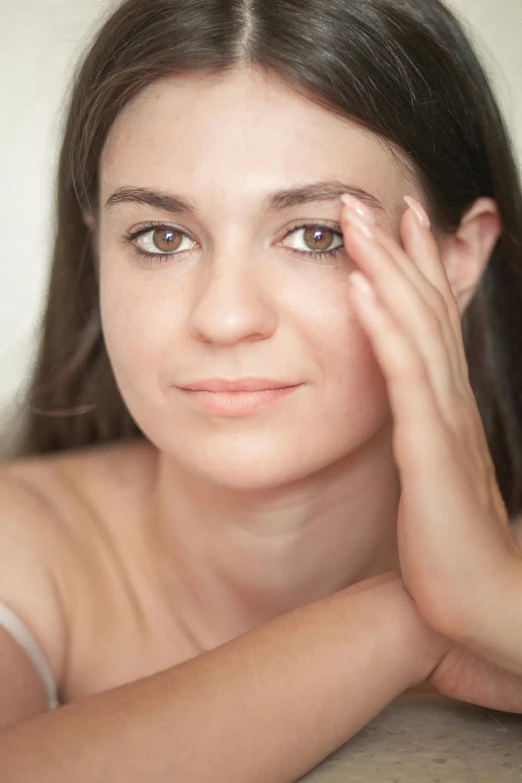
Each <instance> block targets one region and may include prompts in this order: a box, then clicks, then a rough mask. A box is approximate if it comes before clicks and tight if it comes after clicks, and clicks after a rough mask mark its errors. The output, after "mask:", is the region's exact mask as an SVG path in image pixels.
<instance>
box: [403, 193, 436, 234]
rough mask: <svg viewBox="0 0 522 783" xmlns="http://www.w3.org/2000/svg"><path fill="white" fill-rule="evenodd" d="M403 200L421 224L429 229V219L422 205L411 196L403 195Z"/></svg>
mask: <svg viewBox="0 0 522 783" xmlns="http://www.w3.org/2000/svg"><path fill="white" fill-rule="evenodd" d="M404 201H405V202H406V204H407V205H408V206H409V207H410V209H411V210H412V212H413V214H414V215H415V217H416V218H417V220H418V221H419V223H420V224H421V226H423V227H424V228H428V229H429V227H430V219H429V217H428V213H427V212H426V210H425V209H424V207H422V206H421V205H420V204H419V202H418V201H416V200H415V199H414V198H413V197H412V196H404Z"/></svg>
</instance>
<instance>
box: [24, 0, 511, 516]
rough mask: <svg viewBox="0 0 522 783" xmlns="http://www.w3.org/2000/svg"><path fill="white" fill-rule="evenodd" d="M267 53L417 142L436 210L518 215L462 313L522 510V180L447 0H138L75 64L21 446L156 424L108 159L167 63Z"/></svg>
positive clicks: (394, 140) (420, 173) (108, 23)
mask: <svg viewBox="0 0 522 783" xmlns="http://www.w3.org/2000/svg"><path fill="white" fill-rule="evenodd" d="M246 64H248V65H250V66H254V67H256V68H258V69H261V70H262V71H264V72H265V73H268V74H277V75H278V76H279V77H280V78H282V79H283V80H285V82H286V83H287V84H289V85H290V86H292V87H293V88H294V89H295V90H296V91H298V92H299V93H300V94H302V95H303V96H305V97H307V98H309V99H310V100H312V101H314V102H316V103H317V104H319V105H321V106H323V107H324V108H325V109H327V110H329V111H332V112H334V113H337V114H338V115H339V116H342V117H345V118H348V119H352V120H356V121H357V122H359V123H361V124H362V126H363V127H365V128H367V129H369V130H370V131H373V132H374V133H377V134H379V135H380V136H381V137H382V138H384V139H386V140H387V142H389V143H390V145H391V148H393V147H395V148H398V149H400V150H401V151H402V152H403V153H404V155H405V157H406V159H407V160H409V161H410V162H411V164H412V166H413V170H414V172H415V174H416V176H417V179H418V181H419V183H420V185H421V186H422V188H423V189H424V192H425V195H426V199H427V203H428V205H429V209H430V212H431V215H432V218H433V222H434V224H435V225H436V226H437V227H438V228H439V229H440V230H441V231H444V232H453V231H455V230H456V228H457V227H458V225H459V223H460V220H461V218H462V217H463V215H464V214H465V212H466V211H467V209H468V208H469V207H470V206H471V205H472V203H473V202H474V201H475V199H477V198H478V197H480V196H489V197H491V198H493V199H494V200H495V201H496V203H497V205H498V209H499V212H500V216H501V220H502V224H503V232H502V235H501V237H500V238H499V241H498V243H497V245H496V247H495V249H494V251H493V253H492V255H491V258H490V260H489V264H488V266H487V269H486V271H485V273H484V275H483V277H482V279H481V281H480V283H479V286H478V288H477V290H476V293H475V296H474V298H473V300H472V301H471V303H470V305H469V306H468V308H467V310H466V312H465V313H464V316H463V321H462V326H463V332H464V338H465V345H466V354H467V360H468V365H469V371H470V381H471V385H472V388H473V391H474V393H475V396H476V399H477V403H478V406H479V410H480V413H481V416H482V420H483V423H484V427H485V431H486V435H487V440H488V444H489V448H490V450H491V454H492V457H493V460H494V463H495V466H496V471H497V478H498V482H499V486H500V489H501V492H502V495H503V497H504V500H505V503H506V506H507V508H508V513H509V514H510V516H511V517H512V516H514V515H516V514H518V513H519V512H520V511H522V194H521V188H520V181H519V178H518V169H517V167H516V164H515V162H514V154H513V150H512V147H511V142H510V139H509V136H508V133H507V131H506V128H505V125H504V122H503V119H502V117H501V114H500V112H499V109H498V106H497V104H496V101H495V98H494V96H493V93H492V90H491V88H490V86H489V84H488V80H487V78H486V76H485V74H484V71H483V69H482V67H481V65H480V63H479V61H478V58H477V56H476V54H475V53H474V51H473V48H472V45H471V44H470V41H469V40H468V38H467V36H466V33H465V31H464V30H463V27H462V25H461V23H459V22H458V21H457V19H456V18H455V17H454V15H453V14H452V13H451V12H450V11H449V10H448V9H447V8H446V7H445V6H444V5H443V4H442V3H441V2H439V0H422V2H419V0H350V2H346V0H329V2H327V3H325V2H324V0H220V2H215V0H146V2H144V0H125V1H124V2H123V3H122V4H121V5H119V6H118V7H117V8H116V10H115V11H114V12H113V13H111V14H110V16H108V18H107V19H106V20H105V21H104V23H103V24H102V26H101V28H100V29H99V31H98V32H97V33H96V35H95V36H94V39H93V41H92V42H91V44H90V46H89V47H88V49H87V51H86V54H85V56H84V57H83V58H82V60H81V62H80V63H79V64H78V67H77V69H76V72H75V74H74V77H73V80H72V83H71V87H70V95H69V96H68V110H67V113H66V116H65V124H64V134H63V142H62V146H61V153H60V158H59V170H58V176H57V180H56V201H55V204H56V222H55V226H56V229H55V230H56V233H55V237H54V251H53V259H52V270H51V277H50V284H49V290H48V298H47V303H46V308H45V312H44V316H43V323H42V327H41V330H42V337H41V343H40V346H39V353H38V356H37V360H36V363H35V368H34V374H33V376H32V378H31V380H30V384H29V388H28V390H27V395H26V398H25V399H24V401H23V404H22V405H20V406H19V409H18V411H17V414H18V425H19V429H18V433H17V437H16V443H15V446H14V448H13V450H12V454H11V457H17V456H26V455H35V454H43V453H46V452H55V451H59V450H62V449H68V448H77V447H83V446H87V445H91V444H100V443H104V442H109V441H114V440H119V439H124V438H134V437H138V438H142V437H144V435H143V433H142V432H141V430H140V429H139V428H138V426H137V425H136V423H135V422H134V421H133V419H132V418H131V416H130V414H129V412H128V410H127V408H126V406H125V404H124V402H123V400H122V397H121V395H120V393H119V390H118V388H117V386H116V382H115V379H114V376H113V373H112V369H111V365H110V362H109V359H108V355H107V351H106V349H105V344H104V339H103V333H102V330H101V325H100V314H99V306H98V286H97V274H96V268H95V261H96V253H95V250H96V248H95V246H94V241H95V234H93V233H92V232H91V231H90V230H89V229H88V228H87V226H86V225H85V223H84V221H83V219H82V211H83V210H86V211H91V212H92V213H93V214H94V215H96V214H97V211H98V163H99V159H100V154H101V151H102V148H103V145H104V141H105V139H106V137H107V134H108V131H109V129H110V127H111V125H112V123H113V121H114V119H115V118H116V116H117V115H118V113H119V112H120V111H121V109H122V108H123V107H124V106H125V105H126V103H127V102H128V101H129V100H130V99H131V98H133V97H134V96H136V94H137V93H138V92H139V91H140V90H142V89H143V88H144V87H146V86H148V85H149V84H150V83H151V82H152V81H154V80H155V79H158V78H161V77H165V76H167V75H169V76H170V75H176V74H183V73H184V72H189V71H190V72H193V73H194V72H198V73H200V74H201V75H203V74H204V73H207V74H208V75H210V76H212V75H214V74H218V73H220V72H221V73H223V74H225V73H226V71H230V70H231V69H235V68H237V67H241V66H242V65H246Z"/></svg>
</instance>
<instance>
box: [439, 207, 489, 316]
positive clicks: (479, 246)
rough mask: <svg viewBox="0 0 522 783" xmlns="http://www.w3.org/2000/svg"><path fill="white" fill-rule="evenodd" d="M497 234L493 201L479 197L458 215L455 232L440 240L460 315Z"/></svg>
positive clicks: (473, 292) (443, 259)
mask: <svg viewBox="0 0 522 783" xmlns="http://www.w3.org/2000/svg"><path fill="white" fill-rule="evenodd" d="M501 233H502V221H501V219H500V215H499V212H498V207H497V204H496V202H495V201H493V199H490V198H479V199H477V201H475V203H474V204H473V206H472V207H471V208H470V209H469V210H468V211H467V212H466V214H465V215H464V217H463V218H462V220H461V222H460V226H459V228H458V230H457V232H456V233H455V234H446V235H444V237H443V239H442V243H441V244H442V247H441V258H442V262H443V264H444V267H445V269H446V274H447V275H448V279H449V281H450V283H451V287H452V289H453V293H454V294H455V298H456V299H457V302H458V304H459V309H460V312H461V314H462V313H464V311H465V310H466V308H467V306H468V304H469V303H470V302H471V300H472V299H473V296H474V294H475V291H476V289H477V286H478V285H479V283H480V281H481V279H482V276H483V274H484V272H485V271H486V268H487V265H488V261H489V259H490V258H491V254H492V253H493V250H494V248H495V245H496V244H497V241H498V239H499V237H500V235H501Z"/></svg>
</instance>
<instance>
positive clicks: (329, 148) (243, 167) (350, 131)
mask: <svg viewBox="0 0 522 783" xmlns="http://www.w3.org/2000/svg"><path fill="white" fill-rule="evenodd" d="M328 178H331V179H337V180H339V179H343V180H345V181H346V178H348V181H350V182H353V184H355V185H360V186H361V187H364V188H365V189H367V190H370V191H371V192H372V193H375V195H376V197H377V198H379V199H381V200H383V201H386V200H389V199H390V197H391V195H392V194H393V193H394V192H395V191H396V190H397V189H399V188H400V185H401V182H403V181H404V172H403V170H402V168H400V167H399V166H398V164H397V161H396V159H395V158H394V157H392V155H391V153H390V150H389V149H388V147H387V146H386V145H385V144H384V143H383V141H382V140H381V139H380V138H379V137H378V136H376V135H375V134H372V133H370V132H369V131H367V130H365V129H363V128H361V127H360V126H358V125H357V124H356V123H354V122H352V121H350V120H347V119H345V118H342V117H339V116H337V115H335V114H333V113H332V112H329V111H327V110H326V109H325V108H323V107H321V106H318V105H317V104H315V103H313V102H312V101H310V100H307V99H306V98H305V97H303V96H301V95H300V94H298V93H297V92H295V91H294V90H292V89H291V87H289V86H288V85H286V84H284V83H283V82H281V81H280V80H278V79H277V78H276V77H273V78H270V77H267V76H266V75H260V74H259V73H256V72H253V71H251V70H247V69H244V70H238V71H236V72H233V73H228V74H226V76H222V75H220V76H219V77H215V76H214V77H212V78H209V77H208V76H207V77H202V76H201V75H184V76H183V77H179V76H173V77H169V78H165V79H161V80H158V81H156V82H154V83H153V84H151V85H149V86H148V87H147V88H145V89H144V90H143V91H142V92H141V93H140V94H139V95H138V96H137V97H135V98H134V99H133V100H132V101H131V102H130V103H129V104H128V105H127V106H126V107H125V109H124V110H123V111H122V112H121V113H120V114H119V115H118V117H117V118H116V120H115V122H114V124H113V126H112V128H111V130H110V132H109V135H108V137H107V140H106V143H105V146H104V149H103V153H102V158H101V166H100V187H101V197H102V203H103V202H104V200H105V199H106V197H107V195H108V194H109V193H110V192H112V190H113V189H114V188H117V187H119V186H121V185H122V184H124V185H128V184H132V185H134V186H138V187H150V186H154V185H156V186H161V187H164V188H165V187H167V186H169V185H172V187H173V188H175V189H176V190H178V191H179V190H180V189H182V190H184V192H186V193H187V194H188V195H189V194H190V195H193V196H194V197H195V198H197V197H198V194H202V193H214V194H215V195H216V197H218V196H219V197H220V198H221V200H223V199H225V200H228V199H233V198H234V199H236V200H237V202H238V204H237V206H238V207H239V206H240V204H246V203H247V201H248V199H249V195H250V196H251V197H252V198H254V197H255V198H259V195H260V193H261V192H262V191H268V190H272V189H277V188H278V187H285V186H286V187H287V186H288V185H289V184H294V183H296V182H298V183H300V184H302V183H303V182H305V181H312V180H320V179H328Z"/></svg>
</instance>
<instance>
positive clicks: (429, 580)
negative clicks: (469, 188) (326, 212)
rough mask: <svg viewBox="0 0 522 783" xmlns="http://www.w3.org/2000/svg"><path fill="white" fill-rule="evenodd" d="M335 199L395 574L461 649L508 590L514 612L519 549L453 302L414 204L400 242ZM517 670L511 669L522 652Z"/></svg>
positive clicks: (521, 569) (521, 559)
mask: <svg viewBox="0 0 522 783" xmlns="http://www.w3.org/2000/svg"><path fill="white" fill-rule="evenodd" d="M342 200H343V201H345V203H346V205H347V206H346V208H345V209H343V212H342V216H341V221H342V225H343V233H344V239H345V246H346V249H347V252H348V253H349V255H350V256H351V258H352V259H353V261H355V263H357V264H358V266H359V267H360V269H361V271H362V272H363V273H364V278H365V280H366V283H368V282H369V284H370V285H371V291H373V295H372V293H364V292H363V291H362V289H360V288H359V287H358V286H357V284H354V285H352V286H351V287H350V294H349V296H350V301H351V304H352V306H353V309H354V311H355V313H356V315H357V317H358V319H359V321H360V323H361V325H362V327H363V328H364V330H365V332H366V334H367V337H368V339H369V341H370V344H371V345H372V348H373V350H374V353H375V355H376V357H377V361H378V362H379V365H380V367H381V369H382V371H383V374H384V376H385V379H386V382H387V387H388V394H389V399H390V404H391V408H392V414H393V419H394V436H393V438H394V439H393V449H394V457H395V460H396V463H397V466H398V469H399V473H400V480H401V491H402V492H401V498H400V504H399V510H398V519H397V535H398V545H399V556H400V567H401V574H402V578H403V580H404V583H405V586H406V588H407V590H408V591H409V593H410V595H411V596H412V598H413V599H414V601H415V603H416V604H417V607H418V609H419V611H420V612H421V613H422V615H423V616H424V617H425V619H426V620H427V622H428V623H429V624H430V626H431V627H432V628H433V629H434V630H436V631H438V632H440V633H441V634H443V635H444V636H446V637H448V638H450V639H453V640H454V641H455V642H457V643H461V642H463V641H464V640H466V646H468V644H467V640H472V639H473V638H475V635H477V638H478V634H479V627H487V623H488V619H489V618H492V617H493V615H494V613H496V615H497V618H498V613H499V612H501V610H502V607H503V605H504V602H505V601H507V600H509V601H510V602H511V605H512V604H513V598H514V597H518V600H519V615H522V577H521V576H520V575H522V551H521V550H520V548H519V547H518V545H517V543H516V540H515V537H514V535H513V533H512V531H511V529H510V526H509V520H508V515H507V512H506V508H505V504H504V502H503V500H502V496H501V493H500V490H499V488H498V484H497V481H496V476H495V468H494V465H493V461H492V458H491V455H490V452H489V449H488V445H487V441H486V436H485V433H484V429H483V426H482V421H481V418H480V414H479V411H478V409H477V405H476V400H475V397H474V394H473V391H472V389H471V386H470V383H469V377H468V367H467V362H466V357H465V352H464V345H463V339H462V331H461V324H460V311H459V307H458V304H457V301H456V299H455V296H454V294H453V291H452V289H451V286H450V283H449V281H448V277H447V275H446V271H445V269H444V266H443V263H442V260H441V257H440V255H439V250H438V247H437V244H436V242H435V238H434V237H433V235H432V233H431V232H430V230H429V222H428V223H427V224H426V225H422V224H421V222H420V220H419V218H418V217H416V213H417V212H419V211H420V215H421V216H422V213H423V210H422V207H421V206H420V205H419V204H418V203H417V202H415V201H413V200H412V201H410V202H409V203H410V205H413V207H414V208H415V212H414V211H413V210H412V209H409V210H406V212H405V214H404V215H403V218H402V221H401V238H402V241H403V245H404V249H403V248H401V247H400V246H399V244H398V243H397V242H396V241H395V239H394V238H393V237H392V236H390V235H389V233H387V232H386V231H384V230H383V229H382V228H380V227H379V226H378V225H376V224H375V222H374V221H373V216H372V215H371V213H369V210H368V208H367V207H365V206H364V205H362V204H360V203H359V202H358V201H356V200H355V199H353V198H352V197H344V196H343V197H342ZM348 204H351V205H352V206H353V205H355V207H356V209H357V212H358V213H359V215H361V214H362V213H364V212H366V213H367V214H369V217H370V222H364V221H362V219H361V217H360V216H358V214H357V212H355V211H354V210H353V208H349V207H348ZM424 215H425V213H424ZM425 219H426V221H427V216H426V218H425ZM372 221H373V223H372ZM361 222H362V226H363V230H364V231H366V233H368V231H371V232H372V233H373V235H374V238H369V237H368V236H365V233H363V230H361V228H360V227H359V226H360V225H361ZM364 227H365V228H364ZM359 278H360V273H359ZM356 280H357V274H356V275H355V277H354V278H352V282H354V283H355V282H356ZM363 282H364V281H363ZM515 572H516V574H517V577H516V579H515V576H514V575H515ZM517 580H519V581H517ZM515 584H517V585H518V584H520V590H519V591H518V587H517V589H516V590H515V589H514V585H515ZM517 591H518V592H517ZM506 622H507V620H506ZM506 630H508V629H506ZM472 652H473V650H472ZM454 655H457V654H456V653H455V654H454ZM501 655H502V651H501V650H499V657H501ZM453 660H456V661H457V662H458V657H457V658H454V659H453ZM446 665H448V664H446ZM520 666H521V669H520V672H521V674H522V648H521V649H520ZM442 672H444V673H445V674H444V679H443V681H444V682H446V683H447V682H448V680H447V679H446V677H447V674H446V672H447V670H445V669H443V668H441V669H440V670H439V675H438V676H439V678H441V677H442ZM439 682H440V679H439Z"/></svg>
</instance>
